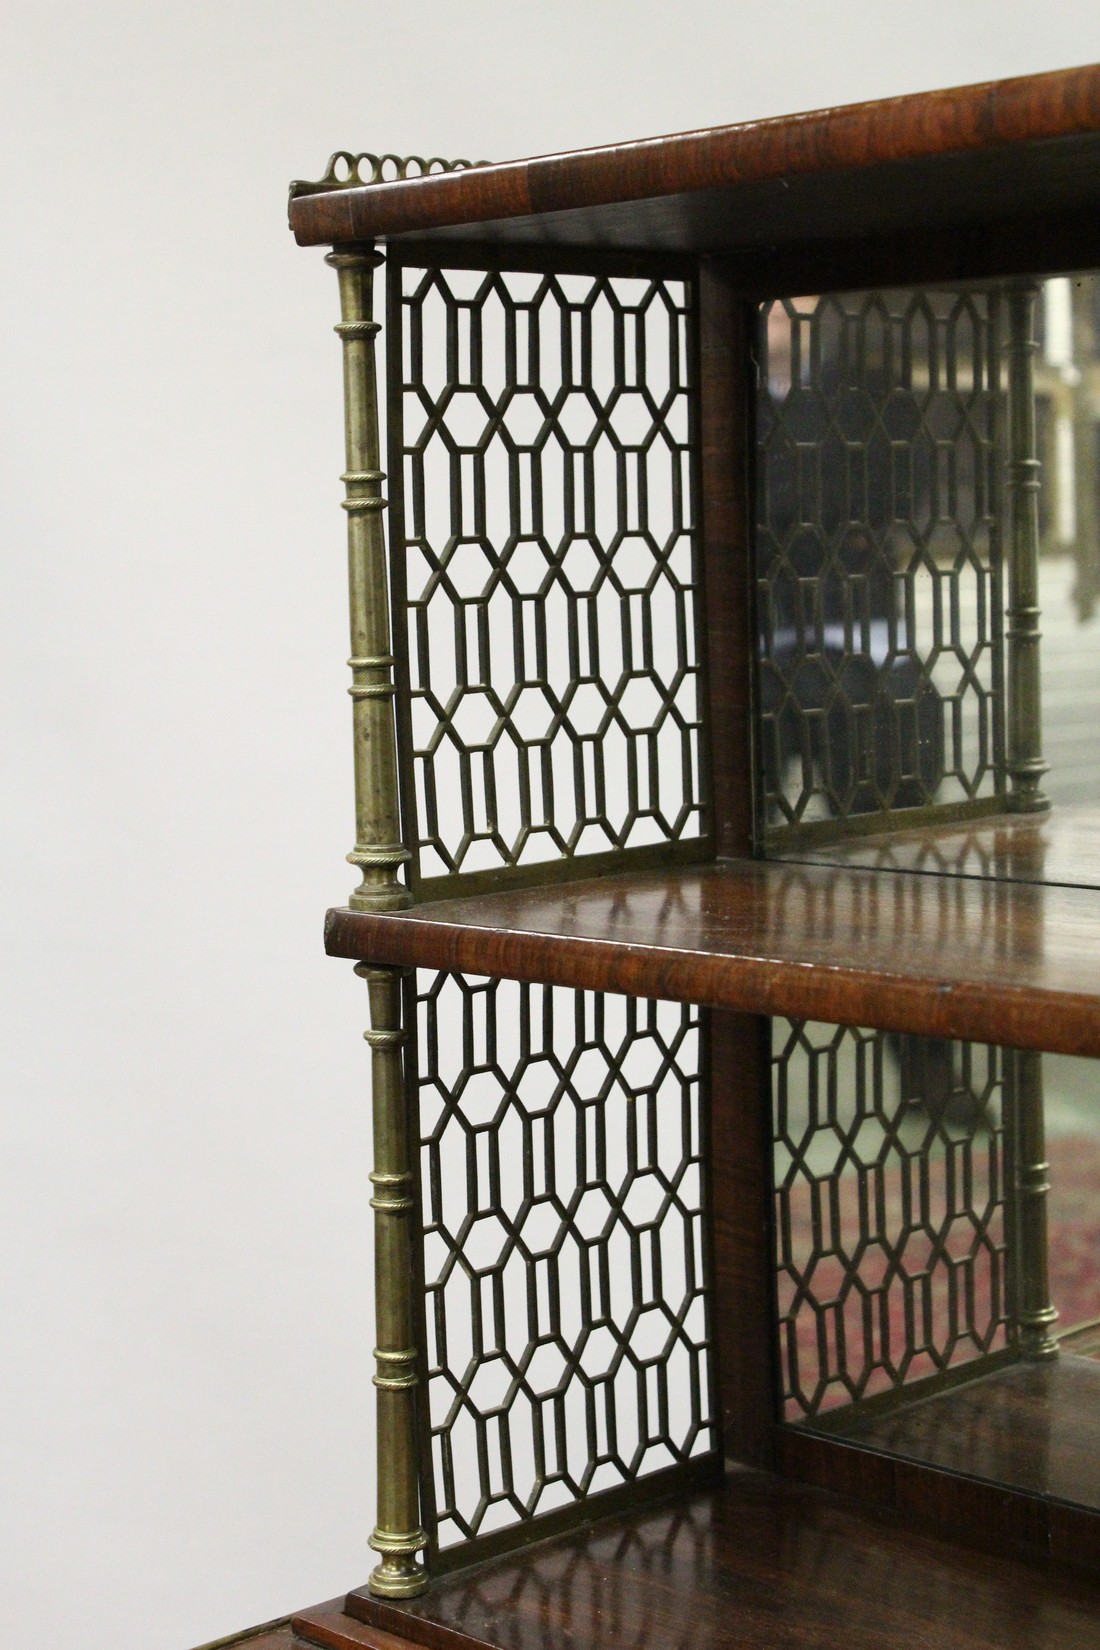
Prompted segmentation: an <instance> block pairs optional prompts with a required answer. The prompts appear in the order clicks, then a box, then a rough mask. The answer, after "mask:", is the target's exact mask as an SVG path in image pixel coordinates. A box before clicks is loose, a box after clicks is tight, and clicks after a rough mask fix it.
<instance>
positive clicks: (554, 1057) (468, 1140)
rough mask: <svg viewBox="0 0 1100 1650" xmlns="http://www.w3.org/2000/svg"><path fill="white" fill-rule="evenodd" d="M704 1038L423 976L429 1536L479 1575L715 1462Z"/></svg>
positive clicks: (695, 1031) (672, 1014) (669, 1026)
mask: <svg viewBox="0 0 1100 1650" xmlns="http://www.w3.org/2000/svg"><path fill="white" fill-rule="evenodd" d="M699 1041H700V1018H699V1010H697V1009H694V1008H686V1007H681V1006H680V1005H679V1004H674V1003H667V1002H650V1001H641V1000H639V999H636V998H629V997H621V996H611V995H605V994H602V993H595V992H583V991H572V990H565V989H561V988H557V987H553V986H548V985H521V984H519V983H517V982H514V981H494V980H487V979H482V978H476V977H471V976H466V975H460V974H431V973H422V974H421V975H420V977H419V981H418V998H417V1038H416V1042H417V1049H418V1072H419V1075H418V1077H416V1078H415V1079H414V1091H415V1094H416V1099H417V1102H418V1105H419V1113H420V1128H421V1134H422V1144H421V1186H422V1206H423V1221H424V1282H425V1312H426V1346H427V1352H426V1362H427V1410H428V1417H427V1424H426V1425H427V1430H428V1432H429V1433H430V1463H427V1464H426V1471H425V1477H426V1480H427V1483H426V1501H427V1503H428V1509H427V1510H428V1517H427V1526H428V1528H429V1530H435V1532H436V1541H437V1542H438V1546H439V1547H441V1548H444V1549H448V1548H450V1549H453V1548H454V1547H455V1544H466V1545H465V1548H464V1551H463V1554H462V1556H463V1559H465V1558H466V1557H467V1556H468V1554H469V1550H470V1544H471V1543H473V1544H475V1545H477V1546H478V1547H479V1548H480V1547H481V1546H482V1545H483V1538H490V1537H491V1535H492V1533H493V1532H498V1533H497V1536H496V1540H497V1541H498V1542H500V1541H502V1540H504V1541H506V1536H505V1534H504V1532H506V1531H508V1530H511V1531H512V1532H513V1534H516V1535H520V1534H522V1529H523V1527H524V1526H526V1525H528V1524H529V1523H530V1521H531V1520H532V1519H536V1518H538V1517H539V1516H540V1515H542V1514H545V1513H549V1512H551V1511H554V1510H558V1511H559V1514H560V1515H561V1516H564V1514H561V1509H565V1508H568V1507H570V1506H571V1505H577V1504H579V1503H580V1502H581V1501H582V1499H583V1500H587V1498H589V1497H591V1496H592V1495H594V1494H596V1493H597V1492H600V1491H614V1490H615V1489H617V1488H619V1489H623V1488H625V1487H628V1486H631V1485H633V1484H635V1483H636V1482H637V1481H639V1480H643V1479H645V1478H647V1477H648V1476H649V1475H651V1474H653V1473H657V1472H660V1471H661V1470H662V1469H666V1470H672V1471H676V1470H677V1469H680V1470H682V1471H684V1472H688V1473H691V1471H692V1469H693V1467H696V1468H697V1467H698V1466H699V1465H701V1464H705V1462H702V1461H701V1459H700V1458H703V1457H706V1456H707V1455H708V1453H709V1452H711V1451H712V1450H713V1449H714V1447H715V1440H714V1427H713V1413H712V1379H711V1370H710V1358H711V1351H710V1348H711V1328H710V1323H709V1312H710V1308H709V1295H708V1289H709V1284H708V1276H707V1271H708V1268H707V1256H706V1241H705V1236H704V1209H703V1159H704V1141H703V1136H702V1131H703V1120H702V1115H701V1109H700V1097H699V1070H700V1048H699ZM639 1487H641V1486H639ZM433 1501H434V1509H433V1507H432V1502H433ZM453 1556H454V1555H453V1552H452V1553H449V1554H448V1555H447V1557H448V1558H451V1557H453ZM435 1567H437V1568H438V1566H435Z"/></svg>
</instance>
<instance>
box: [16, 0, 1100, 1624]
mask: <svg viewBox="0 0 1100 1650" xmlns="http://www.w3.org/2000/svg"><path fill="white" fill-rule="evenodd" d="M1098 56H1100V11H1098V9H1097V7H1096V4H1095V0H1048V3H1047V4H1046V5H1044V6H1043V7H1042V8H1041V10H1040V11H1038V12H1036V11H1035V10H1034V8H1029V7H1023V6H1020V7H1008V6H1005V5H1004V4H1003V3H1002V0H965V3H964V4H961V5H960V4H958V3H957V0H951V3H948V0H926V3H925V4H922V5H914V4H912V0H907V3H906V4H904V5H903V4H900V3H897V0H846V3H845V4H838V3H837V0H831V3H828V4H826V3H824V0H739V3H736V0H734V3H731V0H726V3H724V4H718V3H714V4H701V3H699V0H688V3H684V4H680V5H679V6H670V5H668V4H667V3H662V4H657V3H656V0H629V3H628V0H548V3H544V4H542V5H528V6H523V5H520V4H516V3H515V0H513V3H511V4H502V3H499V0H463V3H462V4H456V3H452V0H426V3H425V4H422V5H420V6H416V7H401V6H397V5H394V4H392V3H391V4H388V5H382V4H377V3H373V0H359V3H357V4H351V3H350V0H317V3H315V4H314V5H313V6H306V5H303V4H301V3H297V4H296V3H291V0H270V3H266V4H265V3H260V0H222V3H221V4H212V3H206V4H200V3H191V4H183V3H178V0H177V3H175V4H171V3H169V4H167V5H160V6H157V5H151V4H149V3H148V0H144V3H138V0H129V3H126V0H100V3H98V4H94V5H88V4H77V3H76V0H33V3H32V0H8V3H7V5H6V7H5V8H4V14H3V23H2V26H0V81H2V87H0V130H2V132H3V159H2V179H3V183H2V200H3V223H2V233H0V259H2V260H3V266H4V273H3V291H4V294H5V298H4V309H3V323H2V326H0V353H2V361H3V385H4V390H3V397H2V415H0V416H2V420H3V424H2V431H0V499H2V504H0V511H2V535H3V536H2V548H3V570H4V576H5V581H6V587H5V591H4V595H3V601H2V620H0V622H2V624H3V640H2V643H0V672H2V677H3V684H2V704H3V712H4V716H3V746H2V762H3V777H4V792H5V796H4V808H5V810H6V831H5V838H4V877H3V884H4V896H5V914H4V940H5V946H4V954H5V980H4V989H3V992H2V995H0V1006H2V1011H3V1015H4V1019H5V1022H6V1023H5V1028H4V1031H3V1042H2V1048H3V1057H4V1066H5V1073H4V1078H3V1133H4V1141H3V1165H4V1169H3V1174H4V1189H3V1238H2V1243H3V1256H4V1279H5V1281H4V1293H3V1297H2V1307H0V1310H2V1313H3V1316H2V1319H0V1321H2V1324H3V1336H4V1350H3V1355H2V1358H0V1390H2V1409H3V1420H2V1428H3V1434H2V1436H3V1448H2V1456H0V1481H2V1494H3V1496H4V1498H5V1505H4V1510H3V1515H2V1517H3V1523H2V1529H0V1537H2V1542H3V1550H4V1561H5V1563H6V1565H7V1567H8V1574H7V1576H6V1577H5V1578H4V1580H3V1595H2V1610H3V1620H4V1636H5V1637H6V1639H7V1641H8V1642H10V1643H13V1644H14V1643H17V1642H19V1643H24V1642H25V1643H28V1644H29V1643H32V1642H33V1643H34V1644H35V1645H36V1646H37V1647H39V1650H54V1647H57V1650H62V1647H64V1650H68V1647H70V1646H75V1645H77V1644H79V1645H80V1647H81V1650H185V1647H186V1646H188V1645H193V1644H195V1643H196V1642H198V1641H200V1640H205V1639H207V1638H210V1637H212V1636H214V1635H217V1634H221V1633H228V1632H230V1631H231V1630H233V1629H235V1628H241V1627H244V1626H246V1625H247V1624H249V1623H251V1622H256V1621H260V1620H263V1619H266V1618H268V1617H272V1616H276V1615H278V1614H280V1613H284V1612H286V1611H288V1610H289V1609H291V1608H293V1607H295V1606H299V1605H304V1604H306V1603H309V1602H312V1601H314V1600H317V1599H320V1598H323V1597H325V1596H327V1595H331V1594H335V1593H338V1592H341V1591H343V1590H344V1589H345V1588H347V1587H348V1586H351V1585H355V1584H357V1583H359V1582H361V1581H362V1580H363V1579H364V1578H365V1575H366V1572H367V1568H368V1564H369V1555H368V1553H367V1550H366V1545H365V1542H366V1536H367V1533H368V1531H369V1528H370V1524H371V1521H372V1518H371V1514H372V1507H371V1495H370V1484H371V1475H372V1470H373V1446H372V1435H371V1412H372V1392H371V1387H370V1360H369V1351H370V1346H371V1333H370V1327H371V1326H370V1276H371V1268H370V1250H369V1218H368V1217H369V1211H368V1209H367V1196H368V1187H367V1182H366V1174H367V1170H368V1167H369V1162H368V1109H367V1060H366V1050H365V1048H364V1046H363V1044H362V1043H361V1041H360V1038H359V1032H360V1030H361V1028H362V1026H363V1025H364V1024H365V1010H366V1004H365V991H364V989H363V988H362V986H361V985H360V983H359V982H357V981H356V980H355V979H354V978H353V977H352V975H351V971H350V968H349V967H348V966H347V965H344V964H340V963H335V962H329V961H327V960H326V959H325V957H324V956H323V953H322V949H321V937H320V925H321V916H322V913H323V911H324V908H325V906H326V905H327V904H329V903H332V902H334V901H338V900H340V899H342V898H343V896H344V895H345V893H346V891H347V890H348V888H349V887H350V886H351V881H352V878H351V873H350V870H349V869H348V868H347V867H345V866H343V864H342V861H341V856H342V854H343V853H344V851H345V850H346V848H347V847H348V846H349V845H350V842H351V824H350V818H351V809H350V780H349V762H348V758H349V734H348V701H347V699H346V696H345V693H344V688H345V686H346V672H345V669H344V664H343V660H344V657H345V654H346V639H345V635H344V592H343V540H342V533H343V518H342V514H341V512H340V510H339V508H338V498H339V496H340V493H339V484H338V482H337V476H338V474H339V471H340V469H341V468H342V462H341V458H342V454H341V440H342V434H341V418H340V408H339V351H338V345H337V343H336V340H335V338H334V336H333V334H332V332H331V331H330V327H331V325H332V322H333V321H334V320H335V318H336V290H335V281H334V278H333V276H332V275H331V273H330V272H329V271H327V270H326V269H325V268H324V266H323V264H322V261H321V253H320V252H318V251H309V252H306V251H301V250H299V249H297V248H296V247H295V246H294V244H293V242H292V240H291V237H290V236H289V234H288V233H287V230H286V228H285V213H284V199H285V191H286V184H287V182H288V180H289V179H290V178H292V177H299V176H307V177H309V176H319V175H320V173H321V171H322V170H323V168H324V164H325V161H326V159H327V157H328V155H329V153H330V152H331V150H333V149H335V148H337V147H341V146H346V147H351V148H358V147H385V148H392V149H395V150H397V151H399V152H409V151H419V152H422V153H423V152H428V153H441V154H446V155H458V154H465V155H473V156H474V157H475V158H478V157H481V156H483V155H489V156H493V157H496V158H500V159H505V158H510V157H513V156H518V155H526V154H532V153H539V152H544V151H546V150H553V149H557V148H573V147H576V146H579V145H585V144H591V143H599V142H605V141H611V140H615V139H621V138H629V137H635V136H644V135H648V134H651V133H656V132H667V131H675V130H678V129H681V128H683V127H686V126H700V125H710V124H714V123H717V122H720V121H729V120H736V119H743V118H748V117H752V116H757V115H768V114H781V113H785V112H787V111H790V110H794V109H803V108H810V107H815V106H819V105H821V104H824V103H829V102H847V101H851V100H854V99H860V98H865V97H874V96H880V95H887V94H890V93H895V92H904V91H916V90H921V89H923V88H925V87H929V86H942V85H950V84H957V83H962V82H966V81H969V80H978V79H985V78H989V77H994V76H1000V75H1011V74H1020V73H1025V72H1028V71H1033V70H1041V69H1047V68H1057V67H1062V66H1065V65H1068V64H1072V63H1081V62H1086V61H1089V60H1090V59H1091V58H1094V57H1098Z"/></svg>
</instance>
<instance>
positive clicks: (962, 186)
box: [290, 64, 1100, 253]
mask: <svg viewBox="0 0 1100 1650" xmlns="http://www.w3.org/2000/svg"><path fill="white" fill-rule="evenodd" d="M1098 162H1100V64H1094V65H1091V66H1089V67H1083V68H1075V69H1063V70H1058V71H1056V72H1053V73H1049V74H1040V75H1026V76H1022V77H1020V78H1018V79H1014V80H1000V81H989V82H986V83H985V84H982V85H977V86H963V87H956V88H953V89H951V90H946V91H936V92H923V93H919V94H916V95H911V96H906V97H893V98H884V99H881V100H878V101H876V102H872V103H857V104H850V105H847V106H845V107H842V108H833V109H819V110H814V111H812V112H810V113H805V114H798V115H790V116H784V117H781V118H778V119H770V120H757V121H746V122H744V123H743V124H740V125H735V126H715V127H712V128H710V129H708V130H704V131H696V132H682V133H678V134H676V135H674V136H670V137H660V138H647V139H643V140H641V141H638V142H633V143H621V144H612V145H608V146H605V147H601V148H596V149H579V150H575V151H573V152H571V153H567V154H560V155H545V156H541V157H538V158H536V159H533V160H522V161H509V162H505V163H503V164H500V165H490V164H481V165H473V166H463V167H462V169H460V170H454V171H446V172H442V171H438V170H436V171H435V172H432V173H429V174H427V175H423V176H408V177H403V178H399V179H397V180H395V181H392V182H388V181H380V182H371V183H366V184H363V183H359V182H357V181H356V182H340V181H338V179H337V178H336V177H335V176H334V175H332V173H331V172H330V175H329V176H328V177H327V178H326V179H324V180H322V181H321V182H320V183H316V184H308V183H296V184H293V185H292V186H291V201H290V224H291V228H292V230H293V231H294V234H295V237H296V239H297V240H298V241H299V242H300V243H301V244H302V245H304V246H310V245H328V244H337V243H348V242H359V241H370V240H374V239H376V238H383V239H386V240H398V241H404V240H413V241H420V240H424V241H429V242H432V243H438V242H439V241H446V242H460V243H461V242H474V243H483V244H492V245H497V244H506V245H508V246H509V247H523V246H524V245H527V246H529V247H531V248H536V247H546V246H548V245H550V246H560V247H565V248H569V247H575V248H592V247H606V248H619V249H623V250H627V251H629V250H635V251H653V250H666V251H674V252H676V251H679V252H717V253H721V252H730V251H736V250H743V251H750V250H751V249H753V248H754V247H757V248H776V247H782V246H784V245H787V246H792V245H795V244H797V243H799V242H804V241H806V240H808V239H820V238H826V237H829V238H854V239H858V238H861V237H865V236H867V235H875V234H889V233H896V232H897V231H899V230H904V229H906V228H909V229H913V228H917V227H920V226H922V225H928V226H935V225H949V224H952V223H960V222H964V221H967V220H973V219H975V218H980V219H981V220H982V221H986V222H995V221H996V220H998V219H1008V218H1015V219H1019V218H1020V216H1021V215H1022V214H1028V213H1031V214H1045V215H1046V216H1047V217H1051V216H1052V215H1053V216H1054V217H1056V216H1057V215H1058V214H1059V213H1062V214H1065V213H1067V212H1071V213H1078V214H1079V212H1080V209H1081V208H1082V207H1084V206H1086V205H1089V204H1092V205H1096V204H1097V203H1100V165H1098ZM436 165H437V166H438V165H439V163H436Z"/></svg>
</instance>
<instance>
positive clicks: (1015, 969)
mask: <svg viewBox="0 0 1100 1650" xmlns="http://www.w3.org/2000/svg"><path fill="white" fill-rule="evenodd" d="M326 946H327V949H328V951H329V953H330V954H331V955H333V956H338V957H354V958H357V959H358V958H365V959H369V960H371V961H374V962H377V963H390V964H414V965H421V966H424V967H428V968H440V969H454V970H461V971H466V972H470V973H480V974H490V975H496V976H500V977H504V978H510V979H520V980H548V981H551V982H553V983H555V984H560V985H570V986H576V987H584V988H588V989H593V990H604V991H622V992H626V993H628V994H630V995H632V996H639V997H667V998H671V999H672V1000H674V1001H679V1002H687V1001H694V1002H700V1003H706V1004H710V1005H711V1006H713V1007H719V1008H732V1009H738V1010H742V1011H744V1012H748V1013H751V1014H787V1015H791V1016H794V1017H805V1018H809V1019H817V1020H826V1021H830V1022H834V1023H840V1024H847V1025H871V1026H880V1027H883V1028H884V1029H886V1030H891V1031H911V1032H920V1033H924V1034H926V1035H931V1036H941V1037H958V1038H965V1039H969V1040H971V1041H974V1042H986V1043H999V1044H1006V1045H1009V1046H1016V1047H1021V1048H1043V1049H1050V1050H1052V1051H1054V1052H1057V1053H1064V1054H1088V1055H1100V894H1098V893H1097V891H1096V890H1094V889H1088V888H1064V887H1046V886H1043V885H1041V884H1034V883H1011V882H997V881H983V880H978V879H972V878H968V877H933V876H924V875H921V874H919V873H913V872H904V871H899V872H896V873H892V874H889V875H883V874H882V873H880V872H877V871H868V870H864V869H862V868H859V867H843V866H841V867H830V866H822V865H801V864H800V865H789V864H779V863H774V862H773V863H766V862H762V861H754V860H729V861H725V862H723V863H721V864H719V865H708V866H702V867H697V868H689V869H687V870H680V869H673V870H669V871H664V872H651V873H634V874H627V875H618V876H608V877H602V878H599V879H598V880H595V881H588V882H577V883H566V884H563V885H559V886H556V887H553V888H542V889H530V890H526V891H521V892H515V891H511V892H504V893H500V894H487V895H481V896H478V897H475V898H470V899H454V900H447V901H439V902H437V903H435V904H432V905H422V906H419V907H414V908H413V909H412V910H410V911H406V912H398V913H393V914H386V915H382V914H378V915H368V914H361V913H357V912H350V911H346V910H336V911H331V912H329V915H328V920H327V925H326Z"/></svg>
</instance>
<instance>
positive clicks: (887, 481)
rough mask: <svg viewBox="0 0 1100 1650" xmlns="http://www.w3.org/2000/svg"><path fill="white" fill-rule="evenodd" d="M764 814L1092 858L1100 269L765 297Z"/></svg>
mask: <svg viewBox="0 0 1100 1650" xmlns="http://www.w3.org/2000/svg"><path fill="white" fill-rule="evenodd" d="M757 351H758V356H757V359H758V368H759V373H758V394H757V407H756V424H757V464H756V580H757V619H758V661H757V662H758V674H757V705H758V733H759V738H758V750H759V772H758V795H759V805H758V832H759V836H760V839H761V841H762V843H763V845H764V848H765V851H766V852H767V853H769V854H770V855H772V856H777V857H797V858H814V859H824V860H827V861H829V862H837V861H843V862H845V863H858V864H871V865H875V866H878V867H882V868H896V869H918V870H935V871H939V872H954V873H957V874H962V875H997V876H1008V877H1013V878H1017V879H1021V880H1040V881H1042V880H1046V881H1059V882H1061V881H1069V882H1080V881H1088V880H1090V879H1091V880H1096V877H1097V872H1096V871H1095V870H1094V869H1091V868H1090V867H1091V866H1092V864H1093V861H1094V860H1096V858H1097V857H1098V856H1095V855H1089V853H1088V852H1087V847H1085V846H1084V842H1085V839H1086V838H1087V837H1088V836H1089V835H1090V833H1091V832H1092V830H1093V828H1094V825H1100V719H1098V718H1097V716H1096V714H1095V712H1094V711H1093V709H1092V707H1093V706H1095V705H1100V648H1098V647H1097V640H1098V637H1100V280H1098V279H1097V278H1096V277H1094V276H1093V275H1091V274H1086V275H1074V276H1060V277H1057V278H1055V279H1050V280H1046V281H1030V280H1021V279H1016V280H1012V281H1006V282H999V283H996V284H995V285H985V286H979V285H965V286H964V285H959V286H954V287H944V286H937V287H928V288H904V289H895V290H890V291H878V292H858V293H845V294H829V295H825V296H820V297H804V298H783V299H775V300H772V301H770V302H768V303H765V304H764V305H763V306H762V307H761V310H760V317H759V331H758V339H757Z"/></svg>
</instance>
